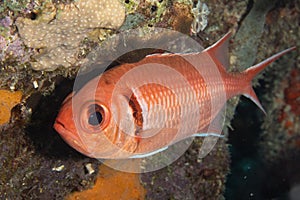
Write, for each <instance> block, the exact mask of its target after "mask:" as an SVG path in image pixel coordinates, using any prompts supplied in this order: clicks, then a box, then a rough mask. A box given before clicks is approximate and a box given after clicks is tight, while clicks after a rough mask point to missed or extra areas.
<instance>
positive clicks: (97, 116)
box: [89, 111, 102, 126]
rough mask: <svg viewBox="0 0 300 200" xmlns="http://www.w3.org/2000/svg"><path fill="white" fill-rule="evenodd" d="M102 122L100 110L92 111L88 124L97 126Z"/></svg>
mask: <svg viewBox="0 0 300 200" xmlns="http://www.w3.org/2000/svg"><path fill="white" fill-rule="evenodd" d="M101 122H102V115H101V113H100V112H97V111H96V112H94V113H92V114H90V116H89V124H90V125H92V126H97V125H99V124H101Z"/></svg>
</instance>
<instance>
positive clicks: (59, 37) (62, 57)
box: [16, 0, 125, 71]
mask: <svg viewBox="0 0 300 200" xmlns="http://www.w3.org/2000/svg"><path fill="white" fill-rule="evenodd" d="M45 7H46V8H47V9H44V10H43V12H42V13H41V14H40V15H39V16H38V17H37V18H36V19H28V18H22V17H20V18H18V19H17V21H16V25H17V27H18V30H19V34H20V36H21V38H22V39H23V41H24V43H25V45H26V46H28V47H31V48H35V49H37V50H38V52H39V53H38V55H35V56H34V58H35V62H32V63H31V65H32V67H33V69H35V70H47V71H52V70H55V69H56V68H58V67H60V66H64V67H70V66H72V65H73V64H75V62H76V53H78V51H79V44H80V42H81V41H82V40H83V39H84V38H85V37H87V35H88V34H89V33H90V32H91V31H92V30H93V29H96V28H97V29H117V28H118V27H120V26H121V25H122V23H123V21H124V18H125V9H124V7H123V6H122V5H121V3H120V2H119V1H118V0H114V1H104V0H103V1H98V0H80V1H75V2H74V3H72V4H70V5H65V6H63V5H61V6H60V7H58V6H57V7H55V6H54V5H53V4H51V3H49V4H48V5H47V6H45Z"/></svg>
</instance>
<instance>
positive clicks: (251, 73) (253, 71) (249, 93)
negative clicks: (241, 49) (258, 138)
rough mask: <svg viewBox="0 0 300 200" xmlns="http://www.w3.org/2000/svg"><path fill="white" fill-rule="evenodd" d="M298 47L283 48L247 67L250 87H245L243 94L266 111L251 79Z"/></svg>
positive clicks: (246, 73) (246, 71) (246, 75)
mask: <svg viewBox="0 0 300 200" xmlns="http://www.w3.org/2000/svg"><path fill="white" fill-rule="evenodd" d="M295 49H296V47H291V48H288V49H286V50H283V51H281V52H279V53H277V54H275V55H273V56H271V57H270V58H267V59H266V60H264V61H262V62H260V63H258V64H256V65H254V66H252V67H250V68H248V69H246V70H245V71H244V72H243V74H244V75H245V77H246V79H247V82H249V84H250V85H249V87H247V88H246V89H245V91H243V95H244V96H246V97H248V98H249V99H251V100H252V101H253V102H254V103H255V104H256V105H257V106H258V107H259V108H260V109H261V110H262V111H263V112H264V113H266V112H265V110H264V109H263V107H262V105H261V103H260V102H259V100H258V98H257V96H256V94H255V92H254V90H253V88H252V86H251V81H252V79H253V78H254V77H255V76H256V75H257V74H258V73H260V72H261V71H262V70H264V69H265V68H266V67H267V66H268V65H269V64H271V63H272V62H274V61H275V60H276V59H278V58H279V57H281V56H282V55H284V54H286V53H288V52H290V51H293V50H295Z"/></svg>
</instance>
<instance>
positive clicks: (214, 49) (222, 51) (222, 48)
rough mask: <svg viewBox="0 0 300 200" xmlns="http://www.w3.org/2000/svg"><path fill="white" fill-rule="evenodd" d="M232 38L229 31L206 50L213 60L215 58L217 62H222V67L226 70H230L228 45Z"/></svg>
mask: <svg viewBox="0 0 300 200" xmlns="http://www.w3.org/2000/svg"><path fill="white" fill-rule="evenodd" d="M230 37H231V32H230V31H229V32H228V33H226V34H225V35H224V36H223V37H222V38H221V39H220V40H218V41H217V42H216V43H215V44H213V45H211V46H210V47H208V48H207V49H206V50H205V51H207V52H208V53H209V54H210V55H211V56H212V58H215V59H216V60H218V61H219V62H221V64H222V66H223V67H224V68H225V69H228V68H229V55H228V45H229V39H230Z"/></svg>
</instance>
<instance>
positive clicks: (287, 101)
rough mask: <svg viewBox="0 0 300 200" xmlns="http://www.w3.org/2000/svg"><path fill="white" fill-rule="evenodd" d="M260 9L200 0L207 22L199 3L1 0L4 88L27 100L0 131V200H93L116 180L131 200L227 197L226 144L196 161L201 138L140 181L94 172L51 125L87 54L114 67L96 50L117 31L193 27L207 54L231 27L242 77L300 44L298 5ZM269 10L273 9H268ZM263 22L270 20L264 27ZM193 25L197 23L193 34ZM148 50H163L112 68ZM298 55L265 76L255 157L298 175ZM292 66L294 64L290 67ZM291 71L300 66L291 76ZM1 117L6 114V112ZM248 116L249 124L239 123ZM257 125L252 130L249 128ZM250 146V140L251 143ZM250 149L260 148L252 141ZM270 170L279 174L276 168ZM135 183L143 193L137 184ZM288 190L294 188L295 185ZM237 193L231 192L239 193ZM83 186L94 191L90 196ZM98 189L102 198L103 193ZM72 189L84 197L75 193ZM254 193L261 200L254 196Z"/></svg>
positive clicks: (0, 79) (106, 53) (0, 81)
mask: <svg viewBox="0 0 300 200" xmlns="http://www.w3.org/2000/svg"><path fill="white" fill-rule="evenodd" d="M99 2H101V3H99ZM261 2H262V1H259V0H257V1H240V0H235V1H228V0H226V1H221V0H212V1H208V0H203V1H201V3H202V5H204V4H205V5H207V8H208V10H209V11H210V14H208V15H207V13H208V12H207V9H204V7H203V10H197V9H200V7H201V6H199V5H200V1H191V0H125V1H122V2H119V1H118V0H114V1H103V0H98V1H97V0H90V1H88V0H74V1H73V0H53V1H39V0H31V1H27V0H26V1H2V2H0V4H1V6H0V11H1V12H0V47H1V51H0V62H1V67H0V70H1V76H0V88H1V89H5V90H8V89H10V90H11V91H15V90H20V91H22V94H23V99H22V104H19V105H17V106H15V107H14V108H13V109H12V116H11V121H10V123H6V124H4V125H2V126H0V141H1V142H0V150H1V154H0V165H1V166H3V167H2V168H1V169H2V170H1V172H0V185H1V187H0V199H62V198H64V197H66V196H73V197H77V198H82V199H84V196H85V195H86V194H87V193H89V195H90V194H91V195H94V197H95V196H96V194H97V191H98V186H99V185H100V186H101V185H102V186H103V184H104V185H105V186H107V188H105V191H104V192H103V193H101V194H100V195H104V196H105V195H109V193H110V191H111V190H110V189H114V188H109V186H112V187H116V186H115V185H114V184H118V183H121V184H124V185H125V184H126V183H130V184H132V185H131V186H132V187H130V188H132V189H131V190H132V191H131V193H130V195H133V196H131V197H133V198H137V199H138V198H140V199H143V198H144V197H145V198H146V199H154V200H155V199H162V198H165V199H222V198H224V196H223V195H224V191H225V186H226V185H225V181H226V175H227V174H228V173H229V170H230V169H229V167H230V158H229V153H230V152H229V150H228V144H227V140H226V139H224V140H219V142H218V144H217V145H216V146H215V149H214V150H213V151H212V152H211V153H210V154H209V155H208V156H207V157H205V158H203V159H199V158H198V153H199V152H198V150H199V147H200V145H201V143H202V139H201V138H200V139H197V140H195V142H194V144H193V145H192V146H191V147H190V148H189V150H188V151H187V152H186V154H184V155H183V156H182V157H181V158H179V159H178V160H177V161H176V162H174V163H173V164H172V165H170V166H168V167H167V168H164V169H161V170H159V171H156V172H151V173H147V174H142V175H141V177H138V176H137V175H132V174H126V173H120V172H114V171H111V170H110V169H108V168H106V167H105V166H103V165H101V166H100V168H98V165H99V162H98V161H97V160H95V159H90V158H86V157H84V156H82V155H80V154H79V153H77V152H76V151H75V150H73V149H71V148H70V147H69V146H68V145H67V144H65V143H64V142H63V140H62V139H61V138H60V137H59V136H58V134H57V133H56V132H55V131H54V130H53V128H52V126H53V122H54V119H55V117H56V114H57V112H58V110H59V107H60V105H61V102H62V101H63V99H64V98H65V96H66V95H67V94H69V93H70V92H71V91H72V89H73V81H72V80H68V79H65V78H64V77H70V78H74V77H75V75H76V72H77V70H78V67H79V66H81V64H82V63H84V61H85V60H86V55H88V54H89V53H90V52H92V53H95V52H94V51H95V50H99V49H100V50H101V52H103V55H101V56H102V57H101V58H103V59H101V60H100V61H102V62H103V63H110V62H111V61H112V60H110V58H111V57H110V56H111V54H113V53H114V51H113V49H112V48H111V47H110V46H105V45H104V46H101V45H102V44H103V41H106V39H107V38H110V37H111V35H113V34H114V33H115V32H116V31H126V30H128V29H130V28H136V27H142V28H143V29H144V30H145V32H147V30H148V27H163V28H171V29H174V30H177V31H180V32H182V33H185V34H190V33H191V26H192V24H194V26H195V30H196V31H194V32H195V34H194V35H193V36H192V37H193V38H194V39H195V40H197V41H198V42H199V43H201V44H203V46H205V47H207V46H209V45H211V44H212V43H214V42H215V41H216V40H217V39H219V38H220V37H221V36H222V35H224V34H225V33H226V32H227V31H228V30H231V31H232V33H233V35H235V33H237V35H236V36H235V37H234V38H233V39H232V43H231V45H230V47H231V52H232V53H231V57H230V60H231V63H232V64H233V67H232V69H231V70H242V69H244V68H246V67H248V66H250V65H251V64H252V62H254V60H256V59H257V60H262V59H263V58H266V57H268V56H269V55H272V54H274V53H275V52H277V51H279V50H282V49H284V48H286V47H288V46H290V45H291V44H294V43H295V41H299V40H298V39H297V38H299V33H300V31H299V26H298V24H299V23H298V21H297V20H299V19H298V18H299V17H297V16H298V13H299V5H298V4H297V2H287V1H282V2H281V3H277V4H275V3H274V2H270V1H265V2H266V5H265V6H264V5H261V4H260V3H261ZM294 4H295V5H294ZM97 5H98V6H97ZM105 6H110V8H107V7H105ZM272 6H274V7H275V9H274V10H271V12H269V10H270V7H272ZM267 13H268V14H267ZM265 17H266V22H267V23H266V25H263V24H264V22H265ZM124 19H125V21H124ZM206 20H207V25H206ZM250 22H251V23H250ZM197 23H200V25H203V26H201V28H199V27H198V28H197V26H196V24H197ZM205 26H206V27H205ZM197 29H198V30H200V31H199V32H198V30H197ZM202 30H203V31H202ZM261 34H262V38H260V39H259V37H260V35H261ZM112 37H115V35H113V36H112ZM169 38H170V37H169V35H166V36H163V37H157V38H156V39H157V40H153V41H150V42H155V41H156V42H159V43H162V41H164V40H168V39H169ZM133 39H134V40H136V41H137V44H143V42H144V40H141V41H139V40H138V38H137V37H133ZM144 39H145V40H146V35H144ZM249 41H250V42H249ZM120 42H123V40H120ZM139 42H141V43H139ZM99 44H100V45H99ZM245 44H249V45H245ZM297 45H299V44H297ZM95 47H97V48H96V49H95ZM242 47H243V48H242ZM101 48H102V49H101ZM297 51H298V55H299V50H297ZM153 52H154V53H157V52H161V51H157V50H156V49H154V50H153V49H143V50H141V51H133V52H130V53H128V54H125V55H124V56H122V57H120V58H119V59H117V61H116V63H117V64H118V63H122V62H133V61H137V60H139V59H141V58H142V57H144V56H145V55H147V54H149V53H153ZM249 52H250V53H249ZM257 52H258V53H257ZM249 55H251V56H249ZM298 57H299V56H298ZM298 57H297V58H296V59H295V58H292V59H291V58H290V59H288V57H287V56H285V57H284V58H286V59H282V60H281V61H280V62H279V64H281V65H273V67H269V68H268V70H267V72H266V74H268V76H265V78H264V80H263V82H262V86H264V87H265V89H264V90H263V92H259V94H261V95H260V96H262V97H263V99H262V102H263V105H264V106H265V109H266V110H267V112H268V113H270V115H267V117H266V119H264V125H263V128H264V130H265V134H264V137H263V142H262V145H261V146H262V147H261V149H262V150H261V151H262V152H263V153H262V154H263V155H264V160H265V161H266V162H270V163H272V164H273V163H277V164H278V165H277V166H282V165H283V163H284V161H286V163H289V164H290V166H291V167H293V168H292V169H296V167H295V166H296V165H295V163H294V160H295V159H293V157H292V156H291V157H290V158H289V159H284V155H286V154H289V155H291V152H293V150H294V147H295V146H296V147H295V148H297V145H298V144H299V143H298V141H299V140H298V139H299V136H298V134H297V133H299V131H298V128H297V127H298V126H299V122H298V121H299V118H297V115H298V110H297V103H295V101H297V100H298V96H297V95H296V96H295V94H298V90H297V87H298V86H297V87H296V86H295V85H297V84H298V79H297V77H298V74H299V66H297V65H298V64H299V58H298ZM297 59H298V64H296V63H295V60H297ZM116 63H113V65H112V66H111V67H113V66H114V65H115V64H116ZM61 66H63V67H61ZM287 66H288V67H287ZM293 66H294V67H295V66H296V67H297V69H291V67H293ZM32 68H33V69H35V70H37V71H35V70H32ZM53 70H54V71H53ZM289 77H291V80H289ZM54 88H55V89H54ZM0 96H1V95H0ZM0 101H1V100H0ZM18 102H19V99H18ZM232 102H233V103H231V104H229V105H228V107H229V110H228V113H229V115H228V116H229V117H228V120H227V125H228V126H229V125H230V120H229V119H231V118H232V117H233V114H234V112H235V111H234V109H235V106H236V103H237V102H238V98H235V99H234V100H233V101H232ZM264 102H267V103H264ZM0 104H1V102H0ZM253 110H254V109H252V110H251V115H250V116H249V117H248V118H247V117H245V116H238V117H239V118H241V119H239V123H241V124H242V126H243V127H248V126H245V123H246V124H247V125H248V124H249V122H250V124H251V118H255V119H256V118H257V121H259V120H262V118H263V115H262V114H261V113H260V114H259V115H258V114H255V112H254V111H253ZM257 110H258V109H257ZM1 111H2V109H1ZM247 112H249V111H247ZM258 112H259V111H258ZM7 113H10V112H6V114H5V115H8V114H7ZM245 115H247V116H248V115H249V113H246V114H245ZM244 118H245V119H246V120H248V121H242V120H243V119H244ZM257 123H258V122H257ZM255 127H256V128H257V127H258V125H257V124H255ZM240 131H241V132H242V133H241V132H239V131H238V130H237V132H238V134H235V135H243V134H245V133H244V132H243V130H241V129H240ZM251 131H253V130H251ZM254 131H255V133H252V135H259V130H257V129H255V130H254ZM226 132H227V129H226ZM242 141H243V140H239V142H240V144H241V145H242V144H245V142H244V143H243V142H242ZM246 142H248V143H249V140H246ZM251 142H252V141H251ZM253 142H256V141H253ZM290 144H293V145H290ZM252 147H253V148H256V147H257V146H255V145H254V144H253V146H252ZM287 149H289V150H287ZM297 155H299V154H297ZM279 158H282V159H281V162H276V161H277V160H278V159H279ZM296 161H297V160H296ZM245 163H246V164H245ZM245 163H244V164H240V165H243V169H246V171H251V170H248V169H249V168H248V166H250V168H251V166H252V167H253V168H255V167H256V168H259V165H255V164H253V165H250V164H249V163H250V162H248V164H247V162H245ZM245 166H246V167H245ZM279 168H280V167H279ZM287 168H288V167H286V168H285V169H286V171H288V169H287ZM93 170H95V172H93ZM99 171H100V172H99ZM274 171H275V172H278V170H277V169H274V170H273V172H274ZM294 171H297V170H293V172H294ZM98 172H99V175H98V180H97V181H96V182H95V180H96V178H97V177H96V176H97V173H98ZM266 174H267V173H266ZM270 174H271V170H270ZM287 176H288V177H291V174H289V173H287ZM139 178H141V182H142V184H143V187H141V186H140V185H139V181H140V180H139ZM255 179H256V177H255ZM94 183H95V185H94ZM108 183H114V184H111V185H109V184H108ZM238 183H240V182H238ZM242 183H243V182H242ZM291 183H293V184H295V185H296V184H297V179H296V178H295V181H294V180H293V181H291ZM298 183H299V182H298ZM256 185H259V184H256ZM291 185H292V184H291ZM238 186H239V185H235V187H236V188H238ZM260 186H261V185H260ZM291 187H292V186H291ZM87 188H90V189H88V190H87V191H86V189H87ZM178 188H180V189H178ZM282 188H284V187H282ZM101 189H102V190H101V191H103V189H104V188H101ZM117 189H120V190H118V192H117V193H118V194H116V195H121V193H122V192H124V190H126V189H128V188H121V187H120V188H116V190H115V192H116V191H117ZM231 189H232V188H229V190H231ZM145 190H146V194H145ZM249 190H251V188H250V189H249V188H248V190H247V191H249ZM74 191H83V192H82V193H77V192H76V193H74V194H71V193H72V192H74ZM237 194H238V193H237ZM248 195H249V194H248ZM253 195H257V194H256V193H254V192H253ZM102 197H103V196H102ZM116 197H120V196H116ZM248 197H249V196H247V197H246V198H248ZM256 197H257V196H256ZM88 198H90V196H89V197H88Z"/></svg>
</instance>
